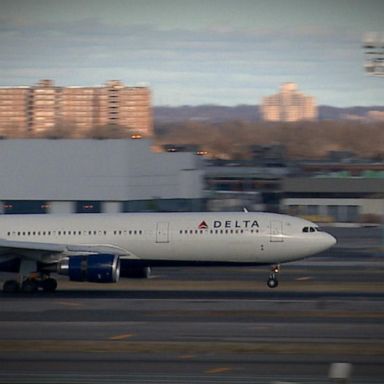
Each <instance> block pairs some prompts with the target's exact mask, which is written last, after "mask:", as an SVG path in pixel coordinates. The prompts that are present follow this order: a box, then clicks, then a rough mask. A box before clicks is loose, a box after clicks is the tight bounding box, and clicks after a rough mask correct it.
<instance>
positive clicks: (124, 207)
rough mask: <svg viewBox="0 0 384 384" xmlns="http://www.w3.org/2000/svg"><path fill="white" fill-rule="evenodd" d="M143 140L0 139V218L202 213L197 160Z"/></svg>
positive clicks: (201, 174) (202, 199)
mask: <svg viewBox="0 0 384 384" xmlns="http://www.w3.org/2000/svg"><path fill="white" fill-rule="evenodd" d="M150 144H151V143H150V141H149V140H145V139H142V140H130V139H129V140H46V139H35V140H31V139H29V140H0V178H1V183H0V202H1V203H0V207H1V213H4V214H21V213H98V212H106V213H116V212H134V211H200V210H203V204H204V198H203V171H202V169H201V166H200V165H201V159H200V157H199V156H196V155H195V154H193V153H184V152H179V153H155V152H152V151H151V145H150Z"/></svg>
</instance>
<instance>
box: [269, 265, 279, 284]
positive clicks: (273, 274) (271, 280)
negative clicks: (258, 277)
mask: <svg viewBox="0 0 384 384" xmlns="http://www.w3.org/2000/svg"><path fill="white" fill-rule="evenodd" d="M279 272H280V265H279V264H277V265H274V266H273V267H272V271H271V273H270V275H269V277H268V280H267V285H268V287H269V288H276V287H277V286H278V285H279V280H278V279H277V275H278V273H279Z"/></svg>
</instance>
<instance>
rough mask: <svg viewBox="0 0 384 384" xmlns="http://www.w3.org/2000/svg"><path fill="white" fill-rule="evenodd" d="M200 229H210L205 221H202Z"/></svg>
mask: <svg viewBox="0 0 384 384" xmlns="http://www.w3.org/2000/svg"><path fill="white" fill-rule="evenodd" d="M198 228H199V229H208V224H207V223H206V222H205V221H202V222H201V223H200V224H199V226H198Z"/></svg>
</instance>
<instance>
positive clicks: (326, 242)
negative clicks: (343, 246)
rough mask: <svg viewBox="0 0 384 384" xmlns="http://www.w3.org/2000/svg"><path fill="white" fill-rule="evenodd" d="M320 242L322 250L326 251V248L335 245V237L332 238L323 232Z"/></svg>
mask: <svg viewBox="0 0 384 384" xmlns="http://www.w3.org/2000/svg"><path fill="white" fill-rule="evenodd" d="M321 242H322V243H323V246H324V250H326V249H328V248H331V247H333V246H334V245H335V244H336V243H337V240H336V238H335V237H333V236H332V235H330V234H329V233H327V232H323V238H322V240H321Z"/></svg>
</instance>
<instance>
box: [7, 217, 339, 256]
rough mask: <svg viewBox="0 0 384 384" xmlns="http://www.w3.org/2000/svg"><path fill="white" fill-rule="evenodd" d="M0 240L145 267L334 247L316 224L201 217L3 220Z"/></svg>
mask: <svg viewBox="0 0 384 384" xmlns="http://www.w3.org/2000/svg"><path fill="white" fill-rule="evenodd" d="M305 228H308V230H305ZM309 228H311V229H310V230H309ZM0 239H4V240H7V241H12V242H20V243H28V244H33V243H37V244H61V245H66V244H69V245H75V244H77V245H79V244H80V245H92V246H108V247H111V248H116V249H119V250H120V251H121V252H120V253H122V254H123V256H121V257H123V258H127V259H135V260H144V261H169V262H172V261H175V262H180V261H181V262H183V261H184V262H188V261H190V262H228V263H255V264H257V263H260V264H275V263H283V262H287V261H292V260H297V259H301V258H304V257H307V256H310V255H313V254H315V253H318V252H321V251H323V250H326V249H328V248H329V247H331V246H332V245H333V244H334V243H335V239H334V238H333V237H332V236H331V235H329V234H327V233H325V232H320V231H318V229H317V226H316V225H315V224H313V223H311V222H309V221H306V220H303V219H300V218H296V217H292V216H287V215H278V214H271V213H205V212H199V213H126V214H113V215H112V214H111V215H110V214H73V215H3V216H0ZM36 248H38V247H36ZM15 252H16V253H17V250H16V251H15V250H11V251H10V250H9V249H6V248H5V247H4V248H1V249H0V260H1V257H2V256H1V255H3V257H5V256H6V255H7V257H9V254H14V253H15ZM68 254H70V253H69V252H68ZM68 254H66V252H62V253H61V254H52V255H48V254H47V253H46V252H45V253H44V254H43V255H42V256H41V258H40V261H42V262H44V261H47V262H48V261H52V258H54V259H56V260H59V259H60V258H61V257H63V256H68ZM48 259H49V260H48Z"/></svg>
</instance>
